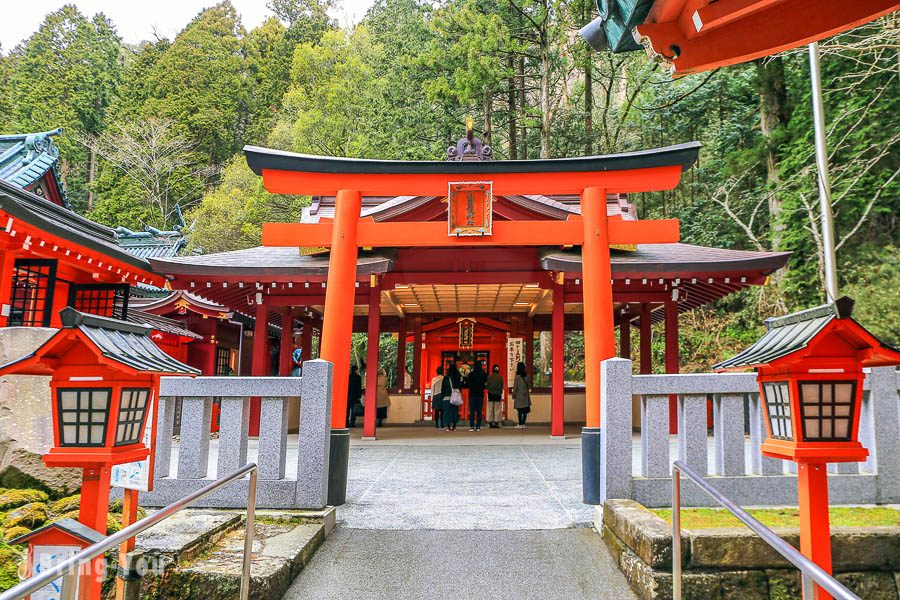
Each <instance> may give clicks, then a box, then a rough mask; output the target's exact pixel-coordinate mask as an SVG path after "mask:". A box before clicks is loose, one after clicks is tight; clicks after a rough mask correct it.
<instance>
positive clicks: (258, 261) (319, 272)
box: [150, 246, 393, 279]
mask: <svg viewBox="0 0 900 600" xmlns="http://www.w3.org/2000/svg"><path fill="white" fill-rule="evenodd" d="M328 260H329V257H328V255H319V256H304V255H301V254H300V253H299V251H298V249H297V248H277V247H269V246H257V247H256V248H247V249H246V250H232V251H230V252H217V253H215V254H201V255H194V256H178V257H173V258H169V259H162V258H151V259H150V264H152V265H153V268H154V270H155V271H156V272H158V273H166V274H178V275H211V274H215V273H218V274H220V275H244V276H248V277H250V278H251V279H253V278H255V277H258V276H279V275H311V276H324V275H327V274H328ZM357 265H358V266H357V273H358V274H360V275H370V274H377V273H386V272H388V271H390V270H391V267H392V266H393V257H392V255H391V253H390V252H384V251H382V252H371V253H369V252H361V253H360V255H359V260H358V261H357Z"/></svg>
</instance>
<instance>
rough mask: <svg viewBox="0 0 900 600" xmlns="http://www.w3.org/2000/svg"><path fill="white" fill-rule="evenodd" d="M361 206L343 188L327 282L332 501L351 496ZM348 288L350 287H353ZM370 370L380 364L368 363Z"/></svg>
mask: <svg viewBox="0 0 900 600" xmlns="http://www.w3.org/2000/svg"><path fill="white" fill-rule="evenodd" d="M361 207H362V194H360V192H359V191H358V190H338V192H337V198H336V202H335V213H334V229H333V230H332V240H331V256H330V258H329V260H328V280H327V282H326V284H325V286H326V290H325V312H324V317H323V320H322V342H321V351H320V353H319V356H320V358H322V359H323V360H327V361H330V362H331V363H332V364H334V383H333V385H332V398H333V399H332V402H331V455H330V456H331V458H330V460H329V467H328V504H330V505H331V506H340V505H342V504H344V502H345V500H346V499H347V468H348V465H349V460H350V430H349V429H347V387H348V383H349V381H350V344H351V338H352V335H353V300H354V294H353V289H354V288H355V286H356V259H357V255H358V253H359V250H358V247H357V243H356V233H357V224H358V222H359V213H360V209H361ZM348 290H349V291H348ZM368 368H370V369H371V368H375V369H377V368H378V365H369V367H368Z"/></svg>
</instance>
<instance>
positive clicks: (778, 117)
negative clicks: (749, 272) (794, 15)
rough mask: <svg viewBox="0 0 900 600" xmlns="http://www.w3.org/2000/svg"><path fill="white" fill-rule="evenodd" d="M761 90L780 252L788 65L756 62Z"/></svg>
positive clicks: (775, 246)
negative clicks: (780, 149) (780, 152)
mask: <svg viewBox="0 0 900 600" xmlns="http://www.w3.org/2000/svg"><path fill="white" fill-rule="evenodd" d="M756 76H757V86H758V89H759V126H760V131H761V132H762V135H763V138H764V141H765V154H766V183H767V187H768V194H769V198H768V200H769V202H768V203H769V232H770V234H769V235H770V239H771V243H772V250H779V249H780V248H781V246H782V240H783V238H784V230H785V225H784V223H783V222H782V219H781V214H782V211H783V206H782V201H781V198H779V196H778V191H777V188H778V184H779V183H780V179H779V176H778V161H779V158H780V157H779V156H778V144H779V142H780V141H781V140H780V139H779V138H780V136H779V133H780V131H781V129H782V128H783V127H784V126H785V125H787V123H788V120H789V119H790V116H789V114H788V107H787V100H788V98H787V86H786V84H785V80H784V61H783V60H782V59H781V58H772V59H768V60H758V61H756Z"/></svg>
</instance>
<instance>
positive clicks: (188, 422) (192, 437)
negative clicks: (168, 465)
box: [178, 398, 212, 479]
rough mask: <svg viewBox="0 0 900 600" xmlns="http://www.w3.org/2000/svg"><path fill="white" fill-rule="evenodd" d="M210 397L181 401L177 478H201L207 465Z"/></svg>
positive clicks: (210, 412)
mask: <svg viewBox="0 0 900 600" xmlns="http://www.w3.org/2000/svg"><path fill="white" fill-rule="evenodd" d="M211 419H212V398H184V399H183V400H182V401H181V441H180V443H179V445H178V479H203V478H204V477H206V471H207V469H208V467H209V424H210V420H211Z"/></svg>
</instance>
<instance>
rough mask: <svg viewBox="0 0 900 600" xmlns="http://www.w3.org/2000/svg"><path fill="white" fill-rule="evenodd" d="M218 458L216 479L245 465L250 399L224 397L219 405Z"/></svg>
mask: <svg viewBox="0 0 900 600" xmlns="http://www.w3.org/2000/svg"><path fill="white" fill-rule="evenodd" d="M219 407H220V410H219V456H218V460H217V461H216V477H223V476H225V475H227V474H228V473H231V472H232V471H236V470H237V469H240V468H241V467H243V466H244V465H246V464H247V440H248V437H249V433H250V398H249V397H246V396H237V397H235V396H225V397H223V398H222V399H221V403H220V405H219Z"/></svg>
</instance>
